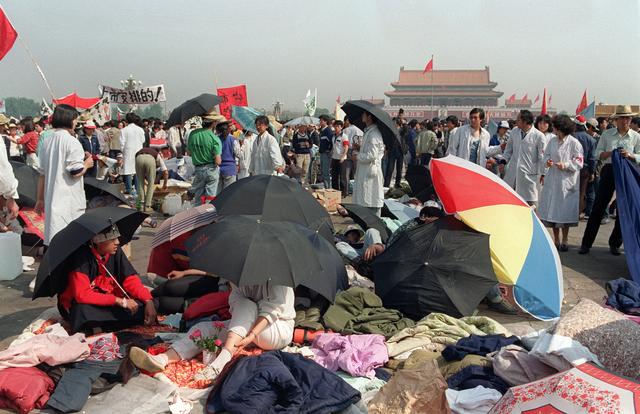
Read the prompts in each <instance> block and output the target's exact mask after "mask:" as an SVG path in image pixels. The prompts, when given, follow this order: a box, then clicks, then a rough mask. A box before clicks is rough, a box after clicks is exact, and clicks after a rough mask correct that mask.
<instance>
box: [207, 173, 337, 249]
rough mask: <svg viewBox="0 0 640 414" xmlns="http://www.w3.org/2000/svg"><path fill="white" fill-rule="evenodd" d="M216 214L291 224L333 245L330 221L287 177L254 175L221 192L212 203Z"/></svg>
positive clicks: (300, 187)
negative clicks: (291, 222)
mask: <svg viewBox="0 0 640 414" xmlns="http://www.w3.org/2000/svg"><path fill="white" fill-rule="evenodd" d="M213 205H214V206H216V209H217V210H218V214H220V215H223V216H227V215H232V214H244V215H250V216H254V215H255V216H261V218H262V220H263V221H293V222H296V223H298V224H301V225H303V226H306V227H308V228H309V229H311V230H314V231H318V232H319V233H320V234H321V235H322V237H324V238H325V239H327V240H328V241H330V242H333V224H332V223H331V217H329V213H327V210H325V209H324V208H323V207H322V206H321V205H320V203H318V201H317V200H316V199H315V198H313V196H312V195H311V194H310V193H309V192H308V191H307V190H305V189H304V188H302V186H300V184H299V183H298V182H297V181H295V180H292V179H290V178H288V177H277V176H275V175H254V176H252V177H248V178H243V179H242V180H238V181H236V182H235V183H233V184H231V185H230V186H229V187H227V188H225V189H224V190H222V192H221V193H220V194H218V196H217V197H216V199H215V200H214V201H213Z"/></svg>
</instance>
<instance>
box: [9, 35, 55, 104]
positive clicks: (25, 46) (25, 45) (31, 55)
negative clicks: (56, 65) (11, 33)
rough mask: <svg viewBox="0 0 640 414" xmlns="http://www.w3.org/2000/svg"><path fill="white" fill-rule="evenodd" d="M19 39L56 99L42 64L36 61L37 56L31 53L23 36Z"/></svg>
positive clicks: (52, 97)
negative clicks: (41, 66)
mask: <svg viewBox="0 0 640 414" xmlns="http://www.w3.org/2000/svg"><path fill="white" fill-rule="evenodd" d="M18 40H19V41H20V44H21V45H22V47H24V50H26V51H27V54H28V55H29V57H30V58H31V61H32V62H33V64H34V65H35V66H36V69H37V70H38V73H40V76H41V77H42V80H43V81H44V84H45V85H46V87H47V90H49V93H50V94H51V99H52V100H54V99H56V96H55V95H54V94H53V90H52V89H51V85H49V81H47V78H46V77H45V76H44V73H43V72H42V69H41V68H40V65H38V62H36V58H35V57H34V56H33V53H31V49H29V47H28V46H27V44H26V43H25V42H24V41H23V40H22V37H20V36H18Z"/></svg>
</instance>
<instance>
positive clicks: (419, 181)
mask: <svg viewBox="0 0 640 414" xmlns="http://www.w3.org/2000/svg"><path fill="white" fill-rule="evenodd" d="M405 178H406V179H407V182H408V183H409V187H411V193H412V195H413V196H414V197H415V196H417V195H418V194H420V193H421V192H423V191H425V190H427V189H429V188H431V187H432V186H433V182H432V181H431V173H430V172H429V169H428V168H427V166H426V165H409V166H407V173H406V174H405Z"/></svg>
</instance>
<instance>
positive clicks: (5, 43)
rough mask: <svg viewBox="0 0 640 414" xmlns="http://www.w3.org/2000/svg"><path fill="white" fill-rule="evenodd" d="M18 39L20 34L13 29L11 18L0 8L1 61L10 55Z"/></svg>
mask: <svg viewBox="0 0 640 414" xmlns="http://www.w3.org/2000/svg"><path fill="white" fill-rule="evenodd" d="M17 37H18V32H16V29H14V28H13V26H12V25H11V22H10V21H9V18H8V17H7V15H6V14H5V13H4V9H3V8H2V7H0V60H2V58H4V56H5V55H6V54H7V53H9V51H10V50H11V48H12V47H13V44H14V43H15V41H16V38H17Z"/></svg>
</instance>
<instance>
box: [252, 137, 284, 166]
mask: <svg viewBox="0 0 640 414" xmlns="http://www.w3.org/2000/svg"><path fill="white" fill-rule="evenodd" d="M278 167H284V160H283V159H282V154H281V153H280V146H279V145H278V141H276V139H275V137H274V136H273V135H271V134H269V133H268V132H267V131H265V132H263V133H262V134H261V135H258V137H257V138H256V139H255V141H254V142H253V150H252V151H251V163H250V165H249V173H250V174H251V175H259V174H267V175H273V174H274V173H275V170H276V168H278Z"/></svg>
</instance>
